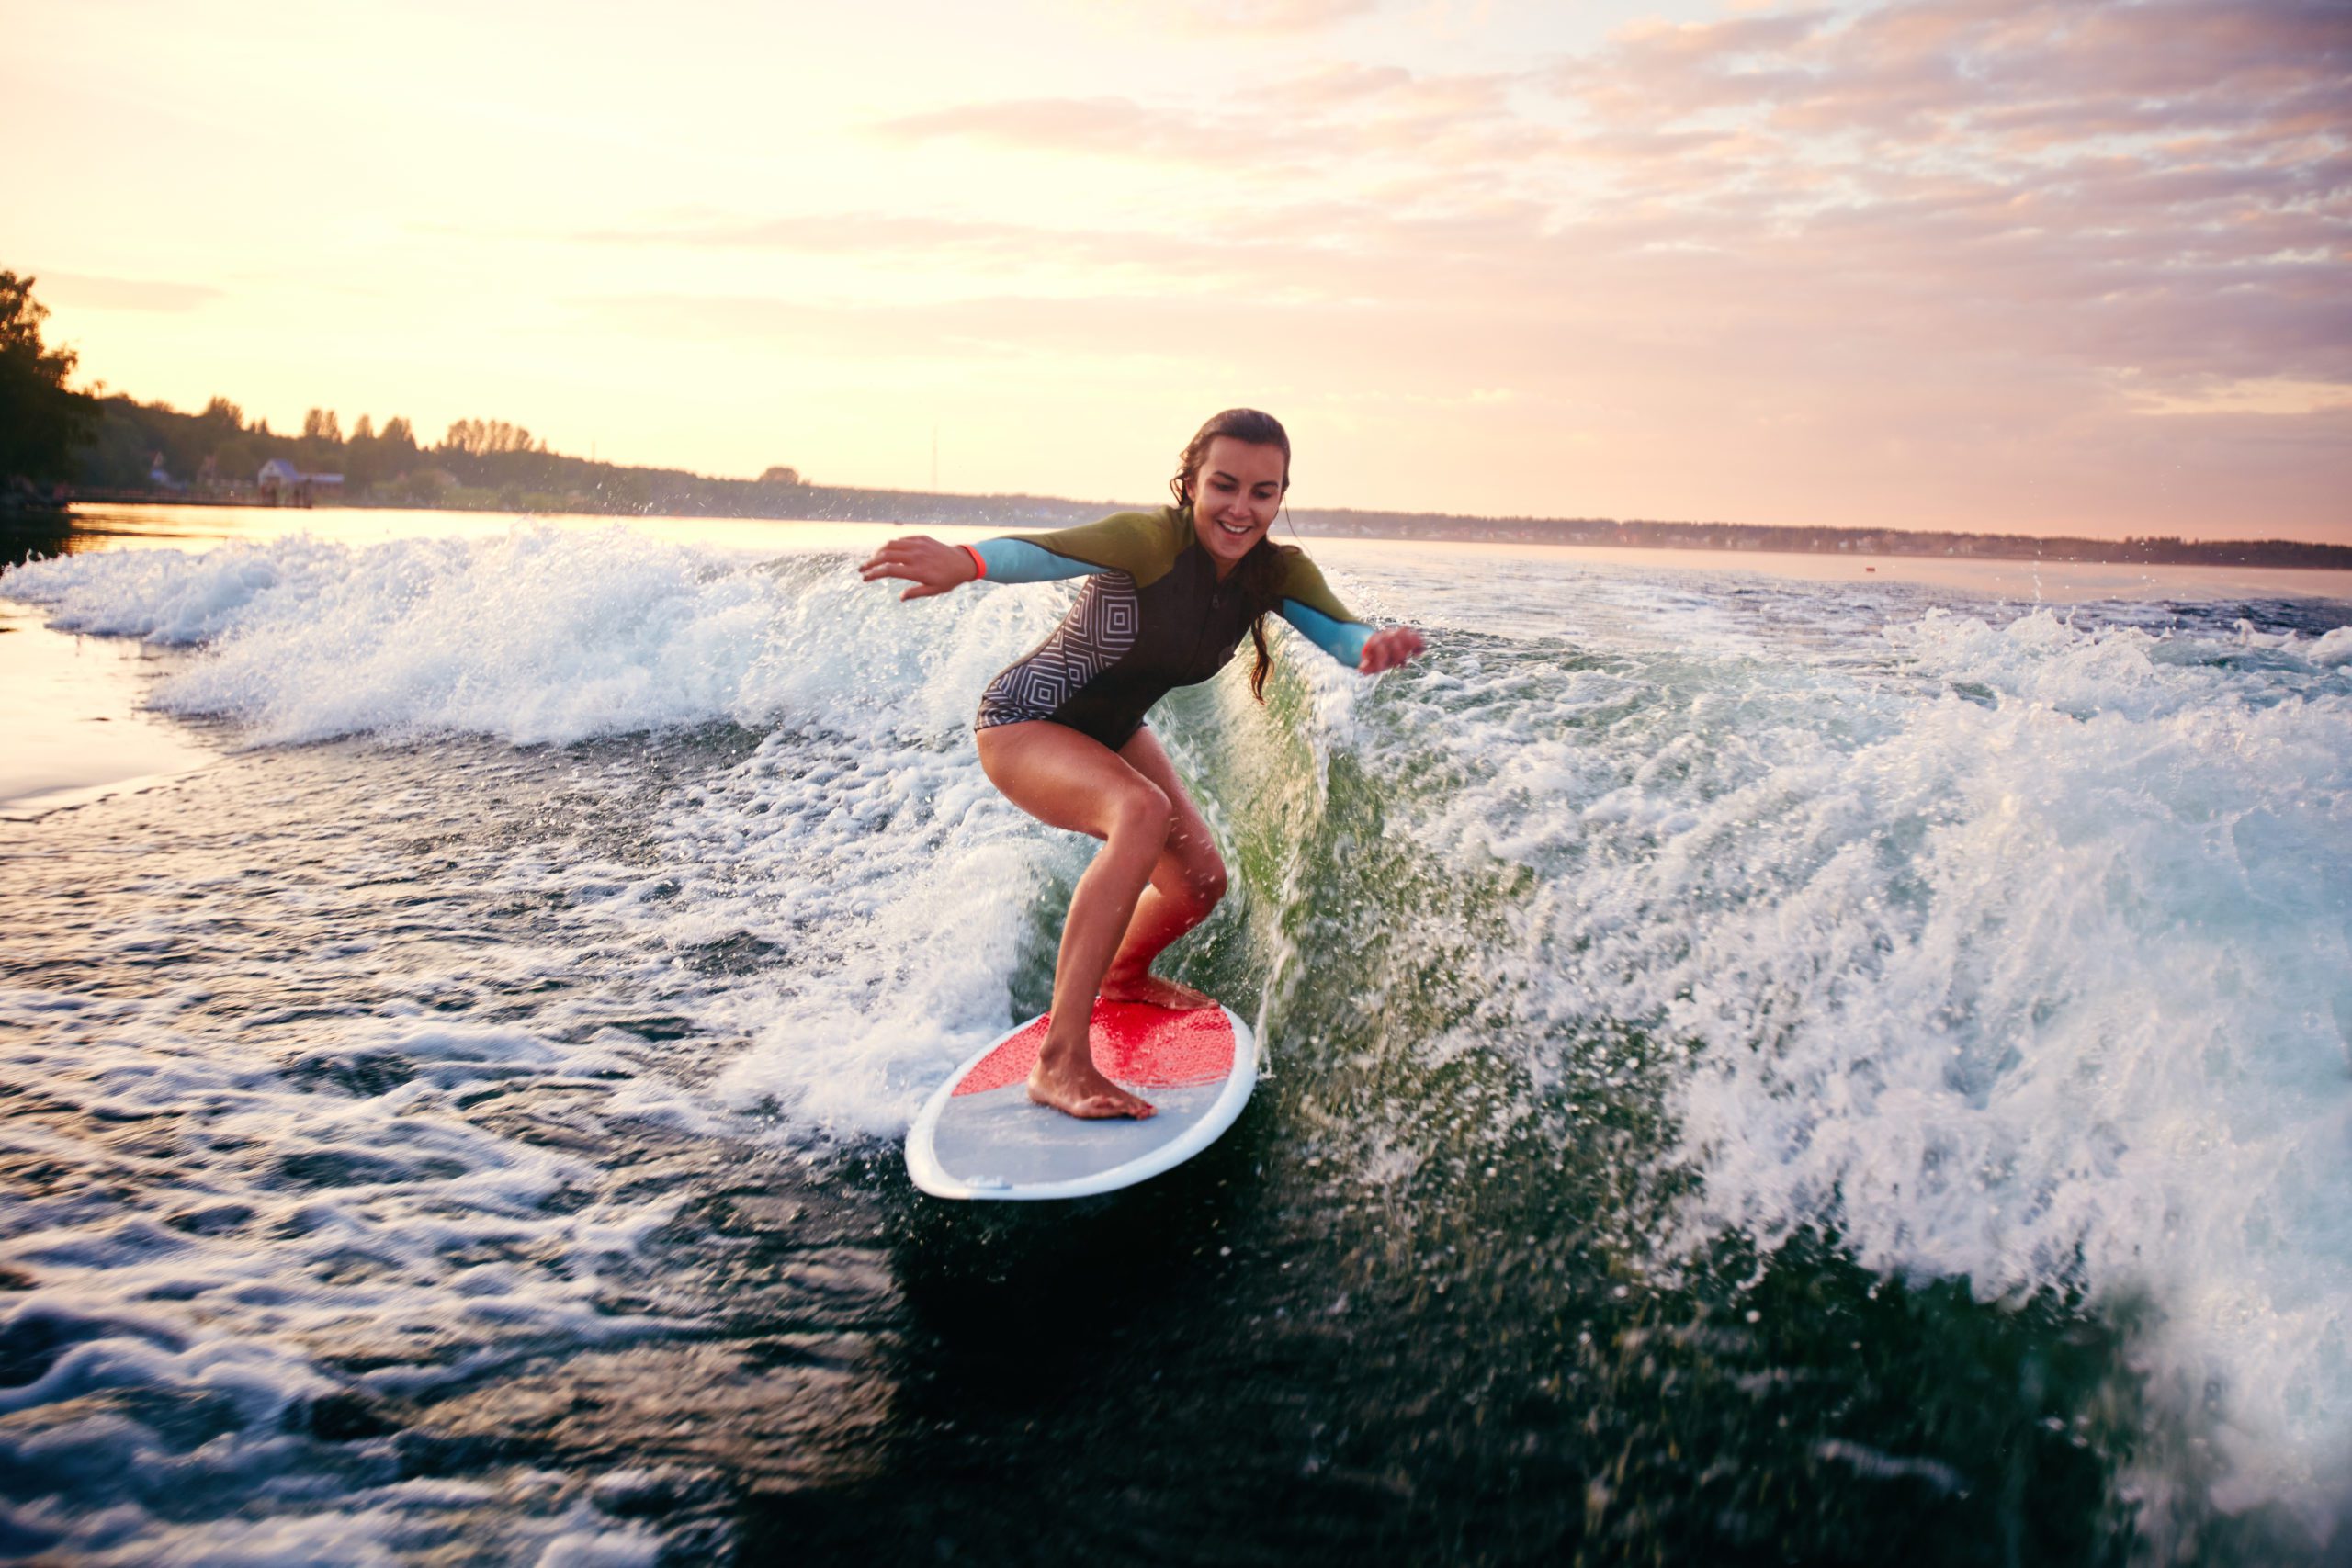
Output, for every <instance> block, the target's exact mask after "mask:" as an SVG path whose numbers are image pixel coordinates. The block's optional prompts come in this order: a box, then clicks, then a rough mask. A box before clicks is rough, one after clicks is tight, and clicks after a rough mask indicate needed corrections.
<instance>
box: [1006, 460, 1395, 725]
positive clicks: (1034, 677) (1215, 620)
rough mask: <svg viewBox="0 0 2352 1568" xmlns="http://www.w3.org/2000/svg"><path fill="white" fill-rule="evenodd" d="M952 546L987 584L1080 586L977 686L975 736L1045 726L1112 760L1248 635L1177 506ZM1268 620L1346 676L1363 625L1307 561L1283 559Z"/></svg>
mask: <svg viewBox="0 0 2352 1568" xmlns="http://www.w3.org/2000/svg"><path fill="white" fill-rule="evenodd" d="M964 548H965V549H966V550H967V552H969V554H970V555H971V557H972V560H973V564H974V565H976V566H978V568H979V572H980V575H981V576H982V577H985V578H989V579H991V580H993V581H998V582H1043V581H1047V580H1048V579H1051V578H1057V577H1080V576H1083V577H1085V578H1086V579H1087V582H1086V585H1085V586H1084V587H1083V588H1081V589H1080V590H1079V594H1078V603H1077V604H1073V605H1071V606H1070V612H1069V615H1067V616H1065V617H1064V618H1063V620H1062V624H1061V625H1060V626H1057V627H1055V628H1054V632H1053V635H1052V636H1050V637H1047V638H1046V640H1045V641H1044V642H1041V643H1039V644H1038V645H1037V646H1036V648H1035V649H1033V650H1031V651H1030V653H1029V654H1028V655H1027V656H1026V657H1024V658H1023V659H1021V660H1019V661H1017V662H1015V663H1013V664H1011V665H1008V666H1007V667H1006V668H1005V670H1004V671H1003V672H1002V673H1001V674H999V675H998V676H997V678H996V679H995V680H993V681H991V682H989V689H988V691H987V692H986V693H985V694H982V695H981V697H980V712H979V718H978V727H979V728H982V729H986V728H989V727H990V726H991V725H999V724H1020V723H1023V722H1025V721H1027V720H1030V719H1038V718H1044V719H1051V720H1052V721H1053V722H1054V723H1056V724H1062V725H1068V726H1069V728H1072V729H1075V730H1077V731H1079V732H1080V734H1082V735H1090V736H1092V737H1093V738H1094V739H1097V740H1099V741H1101V742H1102V743H1103V745H1105V746H1108V747H1109V748H1111V750H1114V751H1115V750H1118V749H1119V748H1120V747H1122V746H1124V745H1125V744H1126V743H1127V740H1128V739H1129V738H1130V737H1132V736H1133V735H1134V734H1135V732H1136V729H1137V728H1140V727H1141V726H1142V724H1143V716H1144V712H1145V710H1146V709H1148V708H1149V707H1150V706H1151V705H1152V704H1154V703H1156V702H1158V701H1159V699H1160V698H1161V697H1162V696H1164V695H1166V694H1167V693H1168V691H1169V689H1170V687H1174V686H1189V685H1192V684H1193V683H1194V682H1200V681H1205V680H1207V679H1208V678H1209V677H1210V676H1212V675H1214V674H1216V672H1217V671H1219V670H1222V669H1224V668H1225V663H1226V660H1228V659H1231V658H1232V657H1233V650H1234V649H1236V648H1238V647H1239V646H1240V644H1241V639H1242V638H1243V637H1245V636H1247V635H1248V634H1249V631H1250V618H1251V617H1250V611H1249V607H1248V606H1247V605H1246V604H1243V603H1242V595H1241V588H1240V584H1239V583H1238V582H1236V581H1233V580H1231V579H1229V578H1228V579H1227V581H1224V582H1219V581H1217V580H1216V560H1215V558H1212V557H1211V556H1210V555H1209V553H1208V551H1206V550H1204V549H1203V548H1202V547H1201V541H1200V539H1199V537H1198V536H1196V535H1195V534H1194V533H1193V513H1192V510H1191V509H1190V508H1189V507H1177V506H1165V507H1162V508H1160V509H1159V511H1158V512H1122V513H1119V514H1118V515H1117V516H1115V517H1105V518H1104V519H1103V521H1102V522H1100V523H1089V524H1087V525H1085V526H1083V527H1080V528H1061V529H1057V530H1056V531H1054V532H1052V533H1049V534H1009V535H1006V536H1004V537H1002V538H998V539H989V540H987V541H985V542H983V543H981V544H978V545H967V546H965V547H964ZM1283 564H1284V568H1285V570H1286V574H1287V575H1286V576H1285V577H1284V578H1283V585H1282V596H1281V598H1280V600H1279V601H1278V602H1277V604H1276V605H1275V610H1276V613H1278V614H1279V615H1281V616H1282V617H1283V619H1284V620H1286V621H1288V622H1289V623H1290V624H1291V625H1292V626H1296V627H1297V628H1298V629H1299V631H1300V632H1302V633H1304V634H1305V635H1306V638H1307V640H1308V641H1310V642H1312V643H1314V644H1315V645H1316V646H1317V647H1318V648H1320V649H1323V650H1324V651H1325V652H1326V653H1329V655H1330V656H1331V657H1332V658H1334V659H1336V660H1339V661H1340V663H1342V664H1345V665H1347V666H1348V667H1349V668H1351V669H1353V668H1354V667H1355V666H1356V664H1357V663H1359V662H1360V661H1361V660H1363V645H1364V642H1365V640H1366V639H1367V638H1368V637H1371V636H1372V627H1370V626H1366V625H1365V624H1364V623H1363V622H1362V621H1360V620H1358V619H1356V618H1355V616H1353V615H1350V614H1349V613H1348V610H1347V607H1346V606H1345V605H1343V604H1340V601H1339V600H1338V599H1337V598H1335V597H1333V596H1332V593H1331V590H1330V589H1329V588H1328V587H1327V586H1325V585H1324V581H1323V574H1322V573H1321V572H1319V571H1317V570H1315V563H1314V562H1313V561H1310V560H1308V559H1307V558H1306V557H1305V556H1303V555H1299V554H1297V553H1296V552H1287V553H1285V554H1284V555H1283Z"/></svg>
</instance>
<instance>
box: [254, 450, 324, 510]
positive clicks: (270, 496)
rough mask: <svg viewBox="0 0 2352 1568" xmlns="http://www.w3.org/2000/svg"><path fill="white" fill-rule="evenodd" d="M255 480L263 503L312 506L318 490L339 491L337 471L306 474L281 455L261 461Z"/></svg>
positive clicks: (316, 500) (315, 500)
mask: <svg viewBox="0 0 2352 1568" xmlns="http://www.w3.org/2000/svg"><path fill="white" fill-rule="evenodd" d="M258 482H259V483H260V485H261V502H262V504H263V505H264V506H316V505H317V504H318V501H319V494H320V492H321V491H325V492H326V493H328V494H330V495H336V496H339V495H341V494H342V493H343V476H342V475H341V474H306V473H304V472H303V471H302V470H301V469H300V468H296V467H295V466H294V465H293V464H291V463H289V462H288V461H287V460H286V459H285V458H283V457H272V458H271V459H270V460H269V461H268V462H266V463H264V464H263V465H262V466H261V478H260V479H259V481H258Z"/></svg>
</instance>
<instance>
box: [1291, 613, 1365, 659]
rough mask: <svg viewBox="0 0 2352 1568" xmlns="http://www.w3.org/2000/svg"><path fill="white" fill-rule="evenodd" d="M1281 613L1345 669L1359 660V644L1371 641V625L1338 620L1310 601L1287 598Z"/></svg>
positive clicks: (1361, 647)
mask: <svg viewBox="0 0 2352 1568" xmlns="http://www.w3.org/2000/svg"><path fill="white" fill-rule="evenodd" d="M1281 613H1282V617H1283V620H1285V621H1288V622H1289V623H1290V624H1291V625H1292V626H1296V627H1297V628H1298V629H1299V631H1300V632H1301V633H1302V634H1304V635H1305V637H1306V640H1307V641H1309V642H1311V643H1313V644H1314V645H1315V646H1316V647H1317V648H1319V649H1322V650H1323V651H1324V652H1326V653H1328V654H1329V655H1330V656H1331V657H1332V658H1334V659H1336V660H1339V661H1340V663H1342V664H1344V665H1346V666H1347V667H1348V668H1349V669H1351V670H1352V669H1354V668H1355V667H1356V666H1357V665H1359V664H1361V663H1363V645H1364V644H1365V643H1367V642H1369V641H1371V640H1372V628H1371V627H1370V626H1365V625H1364V624H1363V622H1362V621H1343V620H1340V619H1337V618H1336V617H1334V616H1331V615H1325V614H1324V613H1323V612H1322V611H1320V610H1318V609H1317V608H1316V607H1315V606H1314V605H1312V604H1300V603H1299V602H1298V601H1297V600H1295V599H1288V598H1286V599H1284V600H1283V602H1282V612H1281Z"/></svg>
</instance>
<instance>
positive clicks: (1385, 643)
mask: <svg viewBox="0 0 2352 1568" xmlns="http://www.w3.org/2000/svg"><path fill="white" fill-rule="evenodd" d="M1428 646H1429V645H1428V644H1427V643H1425V642H1423V641H1422V640H1421V634H1420V633H1419V632H1417V631H1415V630H1414V629H1413V628H1412V627H1410V626H1390V627H1388V628H1387V629H1386V630H1385V631H1377V632H1374V633H1373V634H1372V636H1371V637H1368V638H1366V639H1365V641H1364V645H1363V660H1362V661H1361V662H1359V663H1358V664H1357V665H1356V668H1357V670H1359V671H1362V672H1363V673H1364V674H1366V675H1377V674H1379V673H1380V672H1381V671H1384V670H1394V669H1396V668H1397V666H1398V665H1400V664H1402V663H1404V662H1405V661H1406V660H1408V659H1410V658H1412V657H1413V656H1414V655H1415V654H1417V653H1419V652H1420V651H1421V650H1422V649H1425V648H1427V647H1428Z"/></svg>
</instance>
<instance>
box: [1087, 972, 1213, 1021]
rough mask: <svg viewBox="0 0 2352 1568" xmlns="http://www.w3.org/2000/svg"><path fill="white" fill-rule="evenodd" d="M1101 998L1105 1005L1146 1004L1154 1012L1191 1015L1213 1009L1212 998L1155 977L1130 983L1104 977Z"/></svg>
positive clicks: (1111, 977)
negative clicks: (1165, 1011) (1153, 1009)
mask: <svg viewBox="0 0 2352 1568" xmlns="http://www.w3.org/2000/svg"><path fill="white" fill-rule="evenodd" d="M1101 995H1102V998H1103V1000H1104V1001H1106V1002H1146V1003H1148V1004H1149V1005H1151V1006H1153V1007H1156V1008H1166V1009H1167V1010H1169V1011H1170V1012H1191V1011H1193V1010H1194V1009H1196V1008H1213V1007H1215V1006H1216V998H1215V997H1212V996H1209V995H1208V994H1207V993H1205V992H1202V991H1196V990H1194V989H1193V987H1190V986H1187V985H1183V984H1182V983H1180V982H1178V981H1175V980H1164V979H1162V978H1160V977H1159V976H1157V975H1143V976H1137V977H1136V978H1134V979H1126V978H1125V977H1123V976H1116V975H1105V976H1103V990H1102V993H1101Z"/></svg>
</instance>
